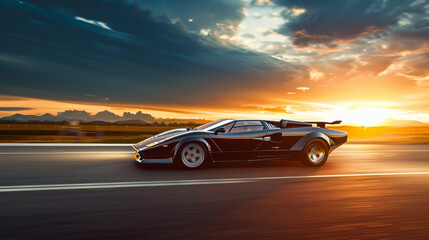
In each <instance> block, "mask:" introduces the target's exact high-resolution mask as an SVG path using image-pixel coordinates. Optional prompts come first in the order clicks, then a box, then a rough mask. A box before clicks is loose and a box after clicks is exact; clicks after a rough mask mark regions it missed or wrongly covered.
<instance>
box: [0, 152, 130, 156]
mask: <svg viewBox="0 0 429 240" xmlns="http://www.w3.org/2000/svg"><path fill="white" fill-rule="evenodd" d="M124 153H127V154H134V153H135V151H93V152H89V151H84V152H82V151H79V152H78V151H76V152H0V155H34V154H38V155H44V154H48V155H49V154H124Z"/></svg>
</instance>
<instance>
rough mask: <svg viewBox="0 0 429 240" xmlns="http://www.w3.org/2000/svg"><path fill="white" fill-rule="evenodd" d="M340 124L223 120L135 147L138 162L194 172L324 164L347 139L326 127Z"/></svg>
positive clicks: (345, 134) (339, 132)
mask: <svg viewBox="0 0 429 240" xmlns="http://www.w3.org/2000/svg"><path fill="white" fill-rule="evenodd" d="M340 123H341V121H334V122H299V121H290V120H281V121H265V120H231V119H229V120H219V121H215V122H211V123H207V124H204V125H201V126H198V127H196V128H193V129H191V128H180V129H174V130H170V131H166V132H163V133H160V134H158V135H155V136H153V137H150V138H148V139H145V140H143V141H141V142H139V143H137V144H135V145H133V148H134V150H135V151H136V154H135V155H134V158H135V159H136V161H138V162H139V163H177V164H181V165H183V166H184V167H186V168H192V169H194V168H199V167H201V166H203V165H204V163H207V162H209V161H213V162H232V161H234V162H235V161H270V160H299V161H301V163H303V164H304V165H306V166H321V165H323V164H324V163H325V162H326V159H327V158H328V154H329V153H330V152H332V150H334V149H335V148H337V147H339V146H340V145H342V144H344V143H345V142H346V141H347V133H346V132H342V131H338V130H333V129H326V128H325V125H326V124H340ZM313 124H315V125H316V126H314V127H313Z"/></svg>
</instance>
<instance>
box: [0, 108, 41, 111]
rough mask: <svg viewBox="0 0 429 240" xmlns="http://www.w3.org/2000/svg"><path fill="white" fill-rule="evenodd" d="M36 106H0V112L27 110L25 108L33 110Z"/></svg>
mask: <svg viewBox="0 0 429 240" xmlns="http://www.w3.org/2000/svg"><path fill="white" fill-rule="evenodd" d="M31 109H34V108H28V107H0V112H16V111H25V110H31Z"/></svg>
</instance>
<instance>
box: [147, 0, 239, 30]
mask: <svg viewBox="0 0 429 240" xmlns="http://www.w3.org/2000/svg"><path fill="white" fill-rule="evenodd" d="M139 3H140V4H141V6H143V7H147V8H149V9H152V11H153V12H154V14H165V15H167V16H169V17H170V18H171V19H176V18H178V19H180V20H181V21H182V22H183V24H185V25H186V26H187V27H188V28H189V29H191V30H194V31H197V32H199V31H200V30H201V29H211V30H212V31H220V32H224V33H231V29H228V28H225V27H226V26H230V25H232V26H236V25H238V24H239V23H240V22H241V20H243V18H244V3H243V1H241V0H215V1H195V0H180V1H177V0H157V1H152V2H150V3H149V4H147V1H139ZM190 19H191V21H189V20H190Z"/></svg>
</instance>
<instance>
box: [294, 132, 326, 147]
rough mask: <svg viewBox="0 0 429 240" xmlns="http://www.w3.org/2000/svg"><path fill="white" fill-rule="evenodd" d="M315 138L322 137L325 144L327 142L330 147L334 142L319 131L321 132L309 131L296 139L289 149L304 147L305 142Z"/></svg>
mask: <svg viewBox="0 0 429 240" xmlns="http://www.w3.org/2000/svg"><path fill="white" fill-rule="evenodd" d="M315 138H321V139H323V140H324V141H325V142H326V144H328V146H329V148H331V147H332V146H333V145H334V142H333V141H332V140H331V139H330V138H329V137H328V136H326V135H325V134H323V133H321V132H311V133H309V134H307V135H305V136H303V137H302V138H301V139H299V140H298V142H296V143H295V145H293V146H292V147H291V148H290V151H301V150H303V149H304V147H305V145H307V143H308V142H309V141H311V140H313V139H315Z"/></svg>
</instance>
